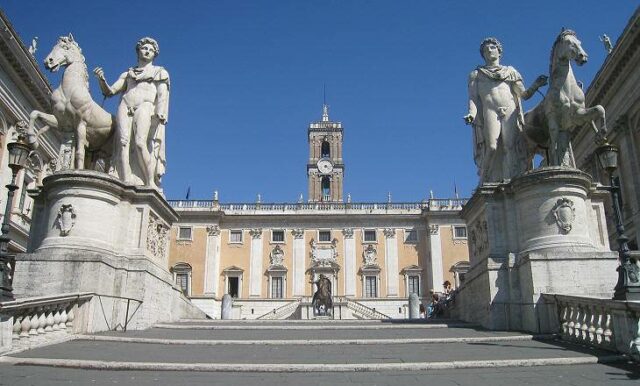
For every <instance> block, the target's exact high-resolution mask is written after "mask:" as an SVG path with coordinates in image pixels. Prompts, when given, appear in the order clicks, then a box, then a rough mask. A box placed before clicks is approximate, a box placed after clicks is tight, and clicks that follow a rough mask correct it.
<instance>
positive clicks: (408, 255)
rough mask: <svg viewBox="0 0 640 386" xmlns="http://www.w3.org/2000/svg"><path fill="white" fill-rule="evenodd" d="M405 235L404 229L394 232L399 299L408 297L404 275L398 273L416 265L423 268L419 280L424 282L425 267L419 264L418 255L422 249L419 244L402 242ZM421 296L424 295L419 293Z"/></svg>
mask: <svg viewBox="0 0 640 386" xmlns="http://www.w3.org/2000/svg"><path fill="white" fill-rule="evenodd" d="M406 233H407V231H406V230H404V229H402V230H398V231H396V238H397V239H398V269H399V270H400V271H399V272H398V275H399V280H400V291H399V292H398V293H399V295H400V297H403V298H405V297H407V296H408V294H407V283H406V282H405V277H404V274H401V273H400V272H401V271H402V270H403V269H404V268H406V267H408V266H411V265H417V266H419V267H422V268H423V271H422V276H423V278H422V279H421V280H422V282H424V275H425V271H424V268H425V266H424V265H423V264H422V262H421V253H420V252H421V250H424V248H422V244H420V243H405V242H404V240H405V239H406V236H407V235H406ZM418 240H419V239H418ZM422 294H424V292H421V295H422Z"/></svg>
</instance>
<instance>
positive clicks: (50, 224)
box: [14, 170, 204, 331]
mask: <svg viewBox="0 0 640 386" xmlns="http://www.w3.org/2000/svg"><path fill="white" fill-rule="evenodd" d="M32 196H33V197H34V214H33V220H32V226H31V234H30V243H29V248H28V251H29V253H26V254H22V255H19V256H18V258H17V260H18V261H17V264H16V272H15V278H14V293H15V295H16V297H29V296H42V295H56V294H63V293H76V292H90V293H94V294H95V295H96V296H97V297H99V299H100V307H96V312H97V313H102V314H101V315H96V317H95V321H96V324H95V326H94V330H96V331H98V330H104V329H112V328H114V326H116V325H117V324H122V322H123V318H128V317H131V315H133V317H132V319H131V320H129V321H128V323H129V328H146V327H148V326H150V325H151V324H153V323H156V322H158V321H168V320H175V319H179V318H180V317H187V316H191V317H198V316H200V317H202V316H203V315H204V314H203V313H201V312H198V311H197V308H196V307H195V306H193V305H192V304H191V302H190V301H189V300H188V299H187V298H185V297H184V296H183V295H182V293H181V291H180V290H179V289H178V288H177V287H176V286H175V284H174V283H173V278H172V276H171V274H170V273H169V271H168V255H167V253H168V242H169V231H170V227H171V224H172V223H173V222H175V221H176V220H177V215H176V213H175V212H174V211H173V209H171V207H170V206H169V205H168V203H167V202H166V200H165V199H164V198H163V197H162V196H161V195H160V194H159V193H158V192H157V191H155V190H153V189H149V188H144V187H136V186H130V185H125V184H123V183H122V182H120V181H119V180H117V179H115V178H113V177H111V176H108V175H106V174H103V173H99V172H94V171H84V170H76V171H65V172H59V173H55V174H53V175H52V176H49V177H47V178H45V179H44V181H43V186H42V187H41V188H40V189H39V190H38V191H37V192H32ZM127 299H128V300H127ZM127 303H128V305H127ZM136 308H137V309H136ZM127 309H130V311H129V312H130V313H129V315H125V313H126V312H127V311H126V310H127ZM134 309H135V310H136V311H135V313H133V310H134ZM102 321H104V323H103V322H102Z"/></svg>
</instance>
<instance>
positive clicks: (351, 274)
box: [342, 228, 358, 297]
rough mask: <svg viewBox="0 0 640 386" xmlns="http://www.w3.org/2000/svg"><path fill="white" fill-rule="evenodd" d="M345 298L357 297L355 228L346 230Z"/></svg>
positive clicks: (344, 230)
mask: <svg viewBox="0 0 640 386" xmlns="http://www.w3.org/2000/svg"><path fill="white" fill-rule="evenodd" d="M342 234H343V235H344V296H354V297H355V296H356V283H357V281H358V280H357V279H358V278H357V277H356V240H355V238H354V237H353V228H344V229H343V230H342Z"/></svg>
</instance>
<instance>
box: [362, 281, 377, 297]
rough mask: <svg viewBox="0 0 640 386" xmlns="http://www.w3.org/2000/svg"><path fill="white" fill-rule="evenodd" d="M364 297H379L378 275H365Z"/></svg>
mask: <svg viewBox="0 0 640 386" xmlns="http://www.w3.org/2000/svg"><path fill="white" fill-rule="evenodd" d="M364 280H365V281H364V297H365V298H376V297H378V277H377V276H365V277H364Z"/></svg>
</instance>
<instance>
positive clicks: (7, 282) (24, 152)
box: [0, 134, 31, 300]
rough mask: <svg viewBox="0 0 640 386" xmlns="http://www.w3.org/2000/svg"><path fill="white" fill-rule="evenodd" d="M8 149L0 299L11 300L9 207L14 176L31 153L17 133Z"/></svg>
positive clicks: (12, 262)
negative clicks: (9, 171)
mask: <svg viewBox="0 0 640 386" xmlns="http://www.w3.org/2000/svg"><path fill="white" fill-rule="evenodd" d="M7 149H8V150H9V162H8V164H9V168H11V183H10V184H8V185H7V190H8V191H9V192H8V193H7V207H6V209H5V211H4V219H3V220H2V228H0V229H1V230H2V235H1V236H0V300H13V299H14V297H13V273H14V271H15V268H16V266H15V263H16V257H15V256H13V255H9V253H8V249H9V242H10V241H11V238H10V237H9V222H10V221H11V208H13V195H14V192H15V191H16V190H17V189H18V186H17V185H16V176H17V175H18V172H20V170H21V169H22V168H24V166H25V165H26V164H27V158H28V157H29V153H31V146H29V144H28V143H27V142H26V138H25V136H24V135H23V134H18V139H17V140H16V141H15V142H11V143H9V144H7Z"/></svg>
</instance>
